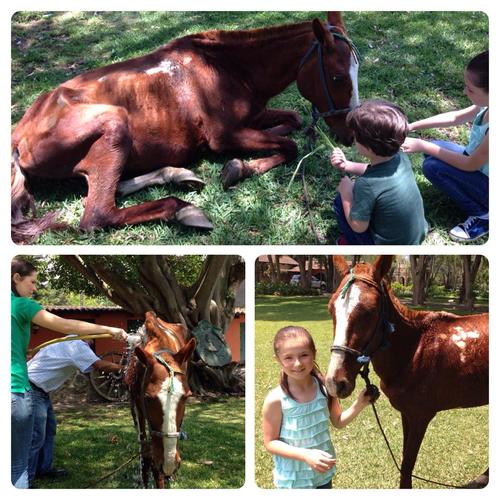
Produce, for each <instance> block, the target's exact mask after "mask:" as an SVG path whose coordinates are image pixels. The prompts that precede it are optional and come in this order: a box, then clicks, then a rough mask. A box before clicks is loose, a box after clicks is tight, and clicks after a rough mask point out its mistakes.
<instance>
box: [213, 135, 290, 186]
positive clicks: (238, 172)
mask: <svg viewBox="0 0 500 500" xmlns="http://www.w3.org/2000/svg"><path fill="white" fill-rule="evenodd" d="M218 147H219V148H221V150H236V151H242V152H246V153H254V152H257V151H275V152H276V154H273V155H271V156H268V157H265V158H257V159H255V160H250V161H245V162H244V161H242V160H240V159H238V158H235V159H233V160H230V161H228V162H227V163H226V164H225V165H224V168H223V170H222V173H221V177H222V183H223V185H224V189H227V188H229V187H231V186H234V185H235V184H236V183H238V182H239V181H241V180H243V179H245V178H247V177H250V176H252V175H259V174H263V173H265V172H267V171H268V170H271V169H272V168H274V167H276V166H277V165H280V164H281V163H284V162H288V161H291V160H293V159H294V158H295V157H296V156H297V145H296V144H295V142H294V141H292V140H291V139H287V138H286V137H281V136H276V135H274V134H273V133H270V132H268V131H261V130H255V129H250V128H244V129H240V130H237V131H235V132H234V133H233V135H232V136H231V137H230V138H228V139H227V140H226V142H225V143H224V144H219V145H218Z"/></svg>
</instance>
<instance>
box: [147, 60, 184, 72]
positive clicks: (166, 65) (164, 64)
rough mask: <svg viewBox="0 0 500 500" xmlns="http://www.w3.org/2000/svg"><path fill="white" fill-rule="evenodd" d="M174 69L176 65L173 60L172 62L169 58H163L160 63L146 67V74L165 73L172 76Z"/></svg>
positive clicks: (176, 67)
mask: <svg viewBox="0 0 500 500" xmlns="http://www.w3.org/2000/svg"><path fill="white" fill-rule="evenodd" d="M176 69H178V66H177V64H176V63H175V62H172V61H170V60H169V59H164V60H163V61H161V62H160V64H158V66H154V67H152V68H148V69H147V70H146V73H147V74H148V75H154V74H156V73H166V74H167V75H170V76H173V74H174V72H175V70H176Z"/></svg>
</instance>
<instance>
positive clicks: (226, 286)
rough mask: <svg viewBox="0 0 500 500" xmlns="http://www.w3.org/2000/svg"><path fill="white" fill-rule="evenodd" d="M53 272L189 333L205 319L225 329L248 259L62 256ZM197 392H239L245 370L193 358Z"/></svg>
mask: <svg viewBox="0 0 500 500" xmlns="http://www.w3.org/2000/svg"><path fill="white" fill-rule="evenodd" d="M53 266H54V267H55V269H53V271H56V272H52V273H50V274H52V275H57V278H56V279H57V280H59V282H60V284H61V283H62V282H64V286H65V287H67V288H70V289H71V288H72V289H75V291H79V290H82V287H83V288H86V289H87V290H89V285H91V287H90V289H92V288H93V289H94V290H97V291H98V292H99V293H100V294H102V295H104V296H105V297H107V298H108V299H109V300H110V301H111V302H113V303H115V304H117V305H119V306H120V307H122V308H123V309H126V310H127V311H130V312H132V313H134V314H136V315H138V316H143V315H144V314H145V313H146V312H147V311H154V312H155V313H156V314H157V315H158V316H159V317H161V318H162V319H164V320H165V321H168V322H171V323H182V324H183V325H184V326H185V327H186V328H187V329H188V332H190V335H191V332H192V330H193V329H194V328H195V327H196V326H197V325H198V323H199V322H200V321H201V320H205V321H208V322H209V323H211V324H212V325H213V326H214V327H216V328H220V329H221V330H222V332H226V330H227V328H228V326H229V324H230V323H231V321H232V320H233V318H234V304H235V293H236V290H237V288H238V287H239V285H240V283H241V282H242V281H243V279H244V276H245V273H244V262H243V261H242V260H241V259H240V258H239V257H238V256H227V255H210V256H207V257H201V256H165V255H140V256H117V255H113V256H107V255H99V256H96V255H62V256H60V257H59V258H58V259H57V260H56V261H55V262H54V263H53ZM191 374H192V376H191V379H190V383H191V386H192V387H191V389H192V390H193V392H195V393H198V394H200V393H201V394H203V393H205V392H226V393H241V392H243V391H244V381H243V372H242V370H241V369H240V368H239V367H238V366H236V365H235V363H230V364H229V365H226V366H224V367H209V366H207V365H206V364H205V363H204V362H203V361H202V360H201V359H199V358H198V359H195V360H194V361H193V364H192V369H191Z"/></svg>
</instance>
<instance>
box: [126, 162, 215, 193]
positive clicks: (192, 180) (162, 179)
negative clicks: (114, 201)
mask: <svg viewBox="0 0 500 500" xmlns="http://www.w3.org/2000/svg"><path fill="white" fill-rule="evenodd" d="M168 183H173V184H177V185H180V186H188V187H190V188H192V189H201V188H202V187H203V186H205V183H204V182H203V181H202V180H201V179H200V178H198V177H197V176H196V175H194V173H193V172H192V171H191V170H188V169H187V168H180V167H164V168H160V169H158V170H155V171H154V172H150V173H148V174H144V175H140V176H139V177H134V178H133V179H128V180H126V181H121V182H120V183H119V184H118V188H117V190H116V194H117V195H118V196H126V195H129V194H131V193H135V192H136V191H140V190H141V189H144V188H145V187H149V186H157V185H163V184H168Z"/></svg>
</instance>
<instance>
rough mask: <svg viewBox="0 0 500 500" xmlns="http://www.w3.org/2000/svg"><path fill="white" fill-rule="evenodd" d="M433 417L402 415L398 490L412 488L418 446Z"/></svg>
mask: <svg viewBox="0 0 500 500" xmlns="http://www.w3.org/2000/svg"><path fill="white" fill-rule="evenodd" d="M433 417H434V414H433V415H425V416H421V417H418V418H415V417H410V416H408V415H405V414H402V420H403V461H402V463H401V476H400V481H399V487H400V488H411V487H412V473H413V468H414V467H415V462H416V461H417V456H418V452H419V450H420V445H421V444H422V441H423V439H424V436H425V431H426V430H427V427H428V425H429V422H430V421H431V420H432V419H433Z"/></svg>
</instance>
